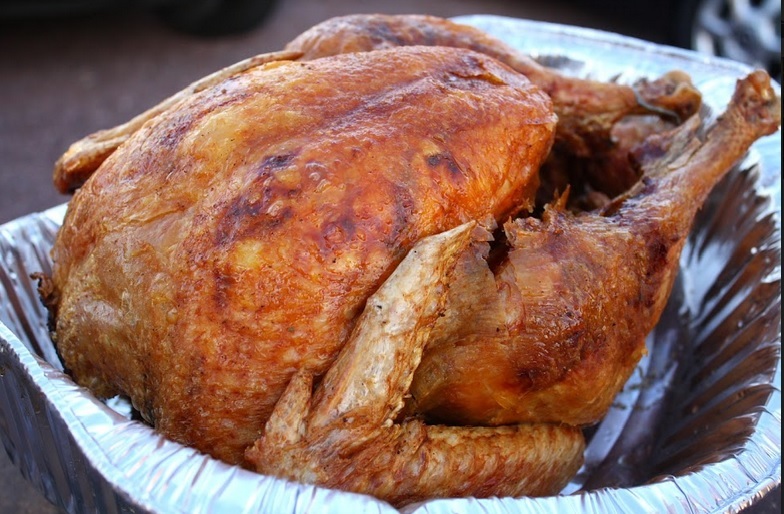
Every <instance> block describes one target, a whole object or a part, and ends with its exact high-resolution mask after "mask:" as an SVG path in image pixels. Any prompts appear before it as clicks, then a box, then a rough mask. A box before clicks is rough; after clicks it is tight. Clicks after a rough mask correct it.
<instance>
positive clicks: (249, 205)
mask: <svg viewBox="0 0 784 514" xmlns="http://www.w3.org/2000/svg"><path fill="white" fill-rule="evenodd" d="M266 203H267V202H265V201H253V200H251V199H250V198H248V197H247V196H245V195H242V196H239V197H237V198H235V199H234V201H233V202H232V203H231V205H230V206H229V207H228V208H227V209H226V210H225V215H224V216H223V217H222V218H221V220H220V222H219V223H218V226H217V227H216V231H215V242H216V245H217V246H220V247H225V246H227V245H230V244H232V243H233V242H234V241H236V240H238V239H243V238H246V237H249V236H252V235H253V234H256V233H260V232H262V231H264V230H270V229H275V228H277V227H280V226H281V225H283V223H284V222H285V221H287V220H289V219H291V218H292V217H293V216H294V212H293V209H292V207H291V206H285V207H283V208H282V209H280V210H278V211H277V212H276V213H275V214H274V215H271V214H265V212H264V210H265V208H266ZM249 220H253V221H249Z"/></svg>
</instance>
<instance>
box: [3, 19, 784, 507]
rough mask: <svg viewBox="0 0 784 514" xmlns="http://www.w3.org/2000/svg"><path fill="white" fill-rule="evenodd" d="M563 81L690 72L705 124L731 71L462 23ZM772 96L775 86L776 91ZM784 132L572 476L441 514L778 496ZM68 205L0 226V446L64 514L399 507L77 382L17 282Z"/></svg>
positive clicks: (621, 40) (705, 239)
mask: <svg viewBox="0 0 784 514" xmlns="http://www.w3.org/2000/svg"><path fill="white" fill-rule="evenodd" d="M458 21H460V22H463V23H468V24H472V25H475V26H477V27H479V28H482V29H484V30H486V31H487V32H489V33H491V34H493V35H495V36H498V37H500V38H501V39H503V40H505V41H507V42H508V43H510V44H511V45H513V46H515V47H518V48H520V49H522V50H523V51H525V52H527V53H528V54H530V55H532V56H533V57H535V58H536V59H538V60H540V61H541V62H543V63H545V64H547V65H549V66H553V67H556V68H559V69H561V70H563V72H565V73H568V74H573V75H577V76H587V77H592V78H597V79H601V80H610V79H615V80H619V81H623V82H632V81H634V80H636V79H638V78H640V77H656V76H659V75H661V74H662V73H664V72H667V71H670V70H672V69H681V70H684V71H686V72H688V73H689V74H691V76H692V78H693V80H694V82H695V84H696V85H697V86H698V87H699V88H700V90H701V91H702V92H703V94H704V99H705V103H706V105H707V107H708V114H707V116H708V117H711V116H715V115H716V113H717V112H720V111H721V110H723V108H724V106H725V104H726V102H727V101H728V100H729V97H730V95H731V92H732V89H733V88H734V84H735V80H736V79H737V78H738V77H740V76H742V75H745V74H746V73H747V72H748V71H750V70H749V69H748V68H746V67H745V66H743V65H740V64H737V63H733V62H729V61H725V60H720V59H715V58H709V57H704V56H700V55H697V54H694V53H691V52H687V51H682V50H677V49H673V48H669V47H662V46H657V45H653V44H650V43H645V42H642V41H638V40H634V39H630V38H625V37H621V36H617V35H613V34H607V33H603V32H599V31H595V30H588V29H581V28H575V27H567V26H562V25H555V24H546V23H539V22H530V21H526V20H518V19H510V18H501V17H497V16H487V15H475V16H468V17H461V18H458ZM779 94H780V91H779ZM780 180H781V134H780V132H778V133H776V134H774V135H773V136H769V137H766V138H764V139H762V140H760V141H759V142H757V143H756V144H755V145H754V147H753V148H752V150H751V151H750V152H749V153H748V155H747V156H746V157H745V158H744V159H743V160H742V162H740V163H739V164H738V165H737V166H736V168H735V169H734V170H733V172H732V173H731V174H730V175H729V176H728V177H727V178H726V179H725V180H724V181H723V182H722V183H721V184H719V186H718V187H717V188H716V189H715V191H714V192H713V194H712V195H711V197H710V199H709V201H708V203H707V205H706V206H705V207H704V209H703V210H702V211H701V213H700V215H699V218H698V219H697V222H696V226H695V229H694V231H693V234H692V236H691V238H690V239H689V242H688V245H687V247H686V248H685V250H684V252H683V256H682V262H681V272H680V274H679V278H678V281H677V283H676V287H675V290H674V291H673V295H672V298H671V301H670V303H669V305H668V308H667V310H666V312H665V313H664V315H663V317H662V320H661V322H660V323H659V325H658V326H657V327H656V329H655V330H654V332H653V333H652V334H651V335H650V337H649V339H648V345H649V355H648V356H647V357H646V358H645V359H644V360H643V361H642V362H641V363H640V366H639V369H638V370H637V372H636V373H635V374H634V375H633V377H632V379H631V380H630V381H629V383H628V384H627V386H626V388H625V389H624V390H623V391H622V392H621V393H620V395H619V396H618V398H617V401H616V402H615V405H614V406H613V408H612V410H611V411H610V412H609V414H608V415H607V416H606V418H605V419H604V421H603V422H602V423H601V424H599V425H598V426H597V427H594V428H593V429H591V430H590V433H588V434H587V435H588V437H589V438H590V442H589V445H588V447H587V450H586V463H585V466H584V467H583V469H581V470H580V472H579V474H578V475H577V476H576V477H575V479H574V480H573V481H572V482H571V483H570V484H569V485H568V486H567V488H566V489H565V490H564V491H563V492H562V494H560V495H558V496H553V497H547V498H518V499H513V498H503V499H485V500H477V499H450V500H434V501H430V502H425V503H422V504H419V505H411V506H408V507H406V508H405V509H404V510H405V511H407V512H417V513H440V512H495V513H505V512H512V511H514V512H531V513H533V512H564V513H567V512H568V513H574V512H584V513H599V512H602V513H615V512H618V513H621V512H674V513H697V512H736V511H738V510H739V509H741V508H743V507H745V506H747V505H749V504H751V503H754V502H755V501H756V500H757V499H758V498H759V497H761V496H762V495H764V494H765V493H766V492H768V491H770V490H772V489H773V488H775V487H776V486H777V485H779V484H780V483H781V186H780ZM65 209H66V206H65V205H62V206H60V207H57V208H54V209H52V210H49V211H46V212H44V213H36V214H31V215H28V216H25V217H23V218H20V219H18V220H15V221H12V222H10V223H7V224H5V225H3V226H2V227H0V252H1V253H2V260H1V261H0V439H2V443H3V446H4V447H5V450H6V451H7V452H8V454H9V455H10V457H11V459H12V461H13V462H14V463H15V464H16V465H17V466H18V467H19V468H20V469H21V471H22V473H23V474H24V475H25V477H27V479H28V480H30V481H31V482H32V483H33V484H34V485H35V486H36V487H37V488H38V489H39V490H40V491H41V492H42V493H43V494H45V495H46V497H47V498H49V500H51V501H52V502H54V503H56V504H58V505H60V506H62V507H64V508H65V509H66V510H68V511H69V512H101V513H111V512H161V513H163V512H231V513H257V512H270V513H273V512H274V513H281V514H285V513H289V512H290V513H294V512H297V513H304V512H387V513H388V512H396V511H395V509H393V508H392V507H391V506H390V505H388V504H386V503H383V502H380V501H378V500H376V499H374V498H371V497H367V496H363V495H356V494H348V493H343V492H338V491H331V490H327V489H322V488H319V487H312V486H306V485H301V484H294V483H289V482H285V481H281V480H277V479H274V478H270V477H265V476H261V475H257V474H254V473H251V472H249V471H245V470H242V469H240V468H237V467H233V466H229V465H227V464H224V463H222V462H219V461H216V460H214V459H212V458H209V457H206V456H204V455H201V454H199V453H198V452H196V451H194V450H192V449H190V448H186V447H183V446H181V445H179V444H176V443H174V442H171V441H168V440H166V439H164V438H162V437H160V436H159V435H157V434H156V433H155V432H154V431H153V430H152V429H150V428H149V427H148V426H146V425H144V424H142V423H140V422H138V421H134V420H132V419H131V417H130V415H129V409H128V406H127V404H126V403H125V402H123V401H122V400H116V401H111V402H107V403H101V402H99V401H97V400H96V399H95V398H94V397H93V396H92V395H91V394H89V393H88V392H87V391H85V390H84V389H82V388H80V387H78V386H76V385H75V384H74V383H73V382H72V381H71V380H70V378H69V377H68V376H67V375H65V374H64V373H62V371H61V370H62V367H61V365H60V362H59V360H58V357H57V355H56V353H55V351H54V348H53V347H52V344H51V342H50V340H49V337H48V334H47V330H46V313H45V311H44V309H43V307H42V306H41V305H40V303H39V301H38V299H37V294H36V291H35V283H34V282H33V280H31V279H30V278H29V275H30V274H31V273H33V272H36V271H44V272H46V271H48V270H49V269H50V266H51V263H50V260H49V255H48V251H49V248H50V246H51V244H52V240H53V237H54V235H55V233H56V231H57V229H58V226H59V223H60V221H61V220H62V217H63V214H64V212H65Z"/></svg>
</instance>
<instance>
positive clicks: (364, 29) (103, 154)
mask: <svg viewBox="0 0 784 514" xmlns="http://www.w3.org/2000/svg"><path fill="white" fill-rule="evenodd" d="M412 45H424V46H446V47H457V48H466V49H470V50H474V51H477V52H481V53H484V54H486V55H489V56H492V57H494V58H496V59H498V60H500V61H501V62H504V63H505V64H507V65H509V66H511V67H512V68H513V69H515V70H517V71H519V72H520V73H523V74H524V75H526V76H528V77H529V79H530V80H532V81H533V82H534V83H535V84H536V85H537V86H539V87H540V88H542V89H543V90H544V91H545V92H546V93H547V94H548V95H549V96H550V97H551V98H552V99H553V102H554V105H555V111H556V113H557V115H558V118H559V122H558V128H557V139H558V144H557V145H556V150H557V151H558V153H565V154H566V155H569V156H573V157H579V158H581V159H588V160H594V159H596V158H597V157H601V156H602V155H603V154H605V153H606V152H608V151H610V150H611V149H612V148H613V146H614V145H613V142H612V138H611V135H610V132H611V130H612V127H613V125H614V124H615V123H616V122H617V121H618V120H620V119H621V118H622V117H624V116H625V115H627V114H635V113H638V114H639V113H656V114H659V115H663V116H665V117H667V118H677V119H680V120H682V119H685V118H687V117H688V116H689V115H691V114H692V113H694V112H696V111H697V110H698V109H699V106H700V95H699V92H698V91H697V90H696V89H695V88H694V87H692V85H691V83H690V81H689V77H688V76H686V75H685V74H683V73H678V72H673V73H668V74H666V75H665V76H663V77H661V78H660V79H657V80H655V81H652V82H651V81H645V80H643V81H640V82H639V83H638V84H636V85H635V86H634V87H630V86H628V85H624V84H615V83H609V82H608V83H605V82H599V81H594V80H584V79H579V78H573V77H569V76H567V75H562V74H560V73H558V72H557V71H555V70H553V69H550V68H547V67H545V66H541V65H540V64H538V63H537V62H536V61H534V60H533V59H531V58H530V57H528V56H526V55H524V54H522V53H520V52H518V51H516V50H515V49H513V48H512V47H510V46H509V45H507V44H505V43H504V42H502V41H500V40H498V39H495V38H493V37H490V36H488V35H487V34H485V33H484V32H482V31H480V30H478V29H476V28H473V27H470V26H466V25H460V24H457V23H454V22H451V21H449V20H445V19H443V18H438V17H435V16H426V15H383V14H360V15H351V16H339V17H335V18H332V19H329V20H326V21H324V22H322V23H320V24H318V25H316V26H314V27H312V28H311V29H308V30H307V31H305V32H304V33H302V34H301V35H300V36H298V37H297V38H295V39H294V40H293V41H291V42H290V43H289V44H288V45H287V46H286V49H285V50H283V51H281V52H274V53H267V54H260V55H257V56H254V57H251V58H249V59H245V60H243V61H240V62H238V63H236V64H233V65H231V66H228V67H226V68H224V69H222V70H218V71H217V72H215V73H213V74H211V75H209V76H207V77H204V78H203V79H200V80H197V81H196V82H194V83H193V84H191V85H190V86H188V87H187V88H185V89H184V90H182V91H180V92H178V93H176V94H174V95H173V96H171V97H170V98H167V99H166V100H164V101H163V102H161V103H160V104H159V105H156V106H154V107H152V108H151V109H149V110H147V111H146V112H144V113H141V114H139V115H138V116H136V117H135V118H133V119H132V120H130V121H128V122H126V123H124V124H122V125H119V126H117V127H114V128H111V129H106V130H101V131H98V132H96V133H94V134H90V135H88V136H87V137H85V138H83V139H81V140H79V141H76V142H75V143H73V144H72V145H71V146H70V147H69V148H68V150H67V151H66V152H65V153H64V154H63V155H62V156H61V157H60V159H58V161H57V163H56V164H55V167H54V174H53V179H54V183H55V187H56V188H57V189H58V190H59V191H60V192H62V193H72V192H73V191H75V190H76V189H78V188H79V187H81V185H82V184H83V183H84V181H85V180H86V179H87V178H88V177H89V176H90V175H91V174H92V173H93V172H94V171H95V170H96V169H97V168H98V166H100V164H101V163H102V162H103V161H104V160H105V159H106V158H107V157H108V156H109V155H111V154H112V152H114V150H115V149H116V148H117V147H119V146H120V145H121V144H122V143H123V142H124V141H126V140H127V139H128V138H129V137H130V136H131V135H132V134H133V133H134V132H135V131H137V130H139V129H140V128H141V127H142V125H143V124H144V123H145V122H147V121H149V120H150V119H153V118H155V117H156V116H159V115H160V114H161V113H163V112H165V111H166V110H168V109H171V108H173V107H175V106H176V104H177V103H178V102H180V101H182V100H184V99H185V98H187V97H188V96H190V95H192V94H195V93H198V92H199V91H201V90H203V89H204V88H205V87H208V86H210V85H212V84H214V83H216V82H217V81H220V80H223V79H226V78H228V77H230V76H232V75H235V74H238V73H243V72H245V71H247V70H248V69H251V68H253V67H256V66H260V65H263V64H264V63H269V62H271V61H274V60H282V59H291V60H294V59H296V60H301V61H307V60H313V59H319V58H322V57H326V56H332V55H338V54H342V53H351V52H367V51H371V50H380V49H388V48H395V47H399V46H412Z"/></svg>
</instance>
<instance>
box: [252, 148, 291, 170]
mask: <svg viewBox="0 0 784 514" xmlns="http://www.w3.org/2000/svg"><path fill="white" fill-rule="evenodd" d="M296 157H297V152H292V153H287V154H280V155H269V156H267V157H265V158H264V159H262V161H261V163H260V164H259V166H258V170H257V174H258V175H262V176H268V175H269V174H270V173H272V172H274V171H275V170H279V169H282V168H286V167H288V166H289V165H290V164H291V163H292V162H293V161H294V159H295V158H296Z"/></svg>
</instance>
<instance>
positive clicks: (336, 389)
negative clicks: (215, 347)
mask: <svg viewBox="0 0 784 514" xmlns="http://www.w3.org/2000/svg"><path fill="white" fill-rule="evenodd" d="M475 225H476V224H475V223H465V224H463V225H460V226H458V227H456V228H454V229H451V230H449V231H446V232H442V233H439V234H436V235H433V236H429V237H426V238H423V239H422V240H420V241H419V242H418V243H417V244H416V246H414V248H412V249H411V251H410V252H409V253H408V255H407V256H406V258H405V259H404V260H403V261H402V262H401V263H400V264H399V265H398V266H397V268H396V269H395V271H394V273H393V274H392V275H391V276H390V277H389V278H388V279H387V280H386V281H385V282H384V283H383V284H382V285H381V286H380V287H379V289H378V290H377V291H376V292H375V293H373V295H372V296H370V297H369V298H368V300H367V304H366V306H365V309H364V310H363V312H362V314H361V315H360V317H359V318H358V321H357V323H356V326H355V328H354V330H353V331H352V333H351V336H350V338H349V339H348V341H347V342H346V344H345V345H344V347H343V348H342V349H341V351H340V354H339V355H338V357H337V359H336V360H335V362H334V364H333V365H332V366H331V367H330V369H329V371H328V372H327V373H326V375H325V376H324V378H323V379H322V380H321V381H320V382H319V383H318V385H317V386H316V387H315V388H314V381H313V376H312V374H310V373H308V372H307V371H300V372H298V373H296V374H295V375H294V377H293V378H292V380H291V382H290V383H289V385H288V387H287V388H286V391H285V392H284V393H283V395H282V396H281V398H280V400H279V401H278V404H277V405H276V406H275V409H274V411H273V413H272V415H271V416H270V419H269V421H268V422H267V424H266V426H265V428H264V433H263V435H262V437H261V438H259V440H258V441H257V442H256V443H255V444H254V445H253V447H252V448H251V449H250V450H248V452H247V456H248V460H249V461H250V462H251V463H252V464H253V466H254V468H255V469H256V470H258V471H259V472H261V473H265V474H271V475H275V476H279V477H284V478H288V479H292V480H297V481H300V482H305V483H313V484H321V485H325V486H328V487H332V488H337V489H342V490H348V491H355V492H361V493H365V494H372V495H374V496H376V497H378V498H382V499H384V500H386V501H388V502H390V503H392V504H393V505H396V506H401V505H405V504H408V503H412V502H416V501H422V500H426V499H429V498H443V497H446V498H449V497H460V496H475V497H487V496H521V495H528V496H543V495H550V494H557V493H558V492H559V491H560V490H561V489H562V488H563V487H564V486H565V485H566V483H567V482H568V480H569V479H570V478H571V477H572V476H573V475H574V473H576V472H577V470H578V468H579V467H580V465H581V464H582V461H583V451H584V444H585V443H584V439H583V435H582V432H581V430H580V429H579V428H578V427H573V426H566V425H558V424H547V423H532V424H522V425H518V426H509V427H459V426H434V425H427V424H425V423H423V422H422V420H421V419H416V418H411V419H405V420H403V421H401V422H399V423H396V422H395V417H396V416H397V414H398V413H399V411H400V409H401V408H402V406H403V398H404V396H405V395H406V393H407V392H408V389H409V386H410V384H411V379H412V375H413V372H414V370H415V369H416V367H417V365H418V364H419V362H420V359H421V357H422V352H423V349H424V347H425V344H426V343H427V341H428V339H429V336H430V333H431V331H432V330H433V327H434V326H435V321H436V320H437V319H438V318H439V317H440V316H442V315H443V314H444V306H445V300H446V297H447V292H448V291H449V284H450V282H451V277H450V275H451V274H452V273H453V272H454V271H459V270H455V264H456V262H457V261H458V259H459V257H460V255H461V253H463V252H464V251H465V249H466V247H467V246H468V245H469V244H470V243H471V241H472V240H474V239H475V235H478V236H479V237H480V238H481V239H483V238H485V237H486V236H487V233H486V232H484V231H483V230H482V229H477V228H476V227H475ZM477 233H478V234H477Z"/></svg>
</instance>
